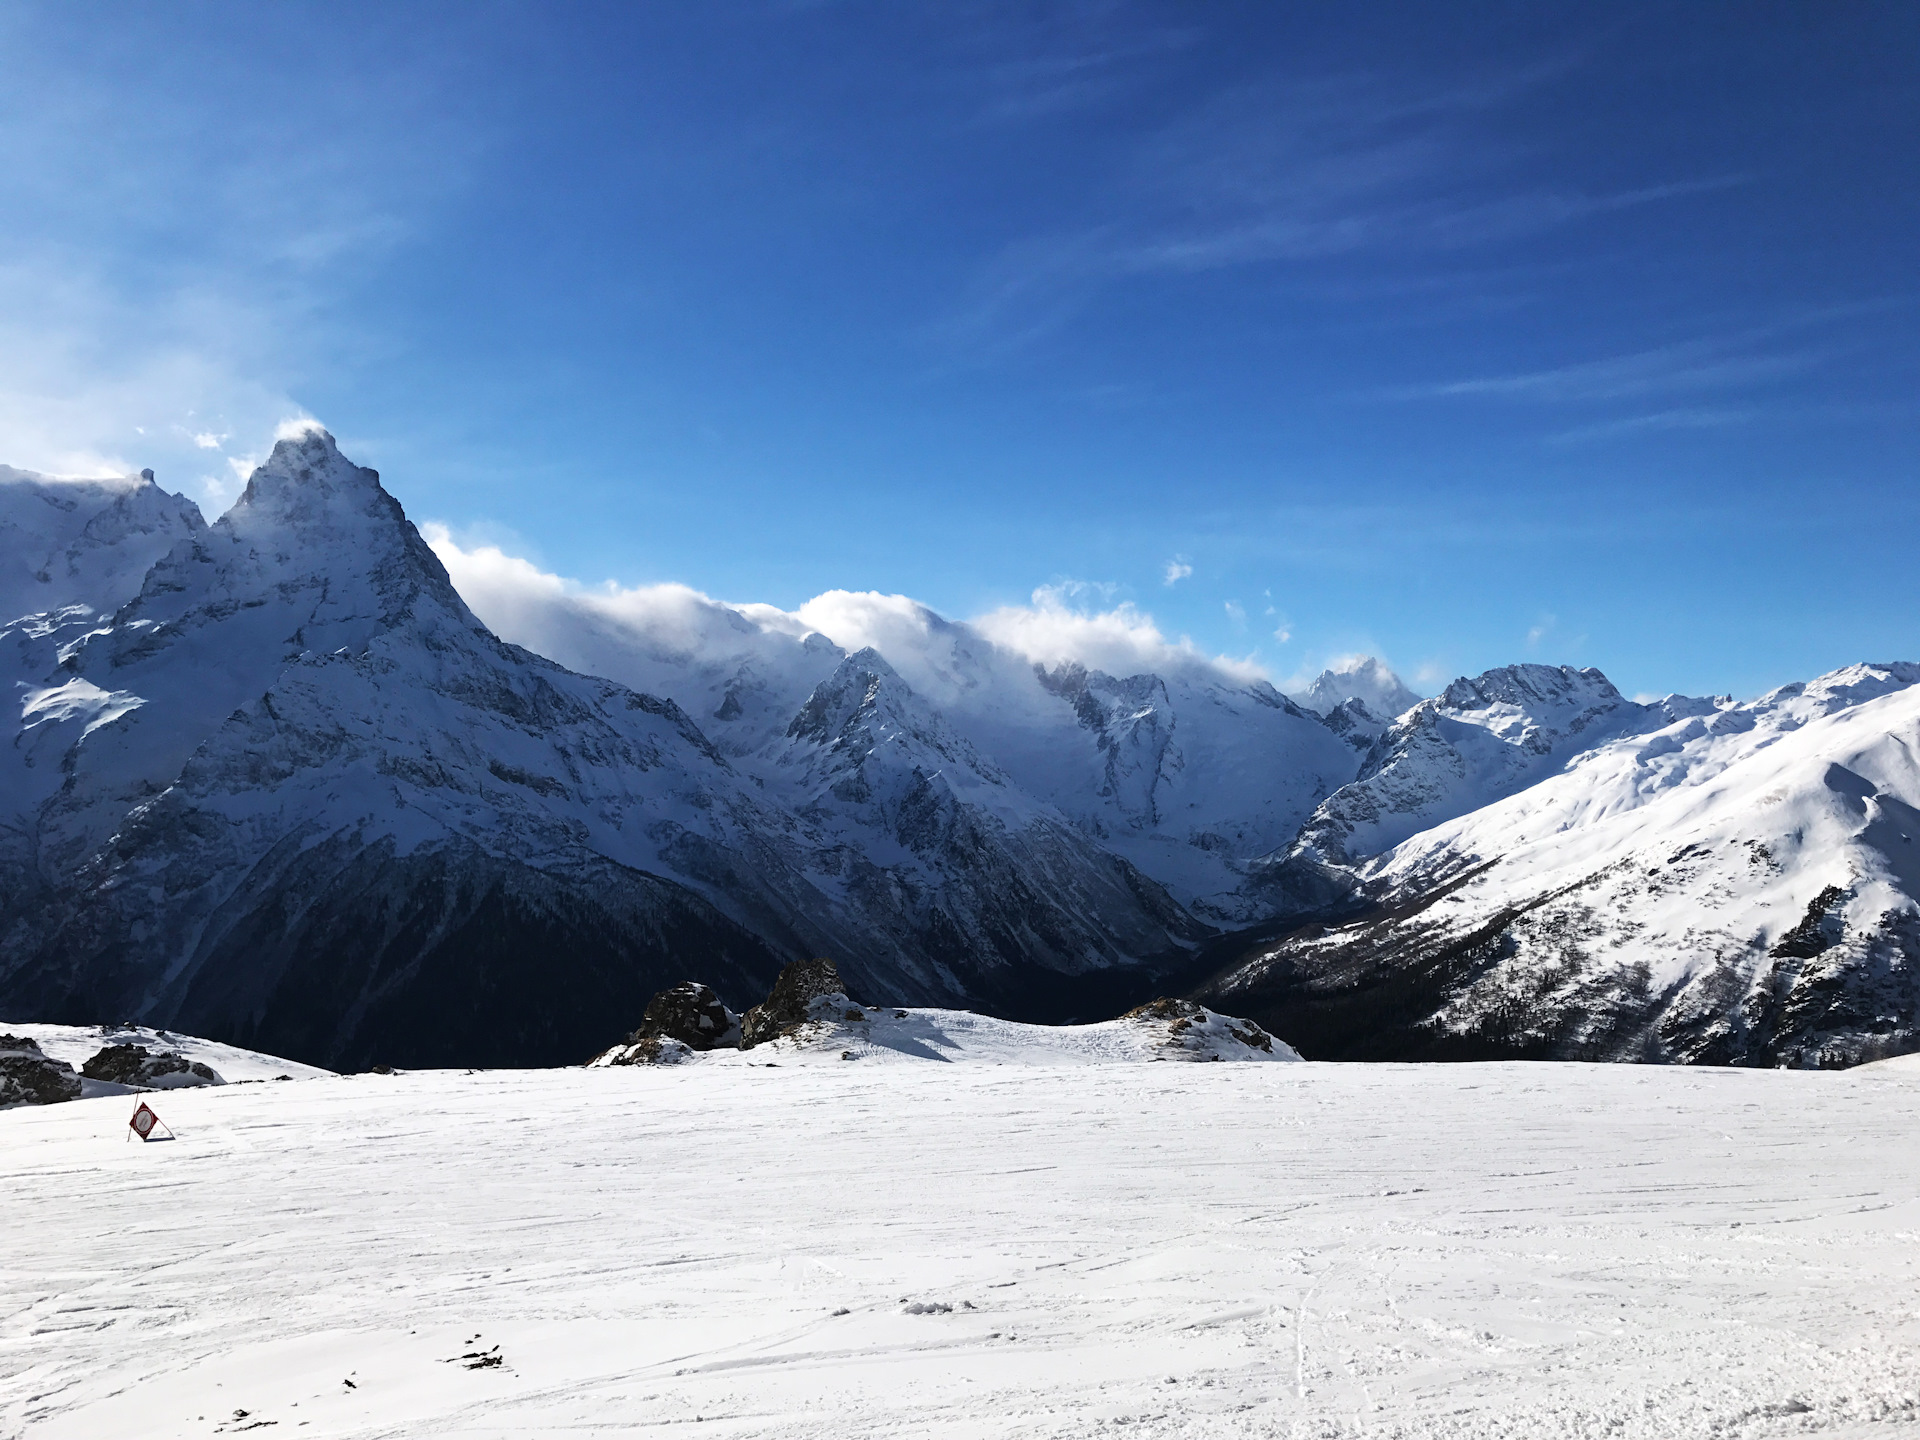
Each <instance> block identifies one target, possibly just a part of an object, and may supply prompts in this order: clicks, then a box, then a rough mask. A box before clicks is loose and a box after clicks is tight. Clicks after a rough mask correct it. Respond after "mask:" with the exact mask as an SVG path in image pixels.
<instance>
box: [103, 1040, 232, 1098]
mask: <svg viewBox="0 0 1920 1440" xmlns="http://www.w3.org/2000/svg"><path fill="white" fill-rule="evenodd" d="M80 1073H81V1074H82V1075H84V1076H86V1077H87V1079H89V1080H108V1081H111V1082H112V1083H114V1084H115V1085H132V1086H134V1087H135V1088H136V1089H140V1090H186V1089H190V1088H191V1087H193V1086H195V1085H224V1084H226V1083H227V1082H226V1081H225V1080H224V1079H222V1078H221V1076H220V1072H219V1071H217V1070H215V1069H214V1068H213V1067H212V1066H211V1065H207V1064H204V1063H202V1062H201V1061H199V1060H189V1059H187V1057H186V1056H184V1055H180V1054H176V1053H175V1052H173V1051H171V1050H160V1051H153V1050H149V1049H147V1047H146V1046H144V1045H107V1046H103V1047H102V1048H101V1050H100V1052H99V1053H98V1054H96V1055H95V1056H94V1057H93V1058H92V1059H91V1060H89V1061H87V1063H86V1064H85V1065H82V1066H81V1067H80Z"/></svg>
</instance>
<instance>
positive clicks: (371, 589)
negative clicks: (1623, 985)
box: [0, 432, 1209, 1065]
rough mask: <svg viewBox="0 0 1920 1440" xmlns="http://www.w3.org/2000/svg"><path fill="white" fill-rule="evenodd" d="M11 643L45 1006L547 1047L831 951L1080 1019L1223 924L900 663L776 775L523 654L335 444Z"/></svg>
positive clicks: (388, 1042) (842, 697)
mask: <svg viewBox="0 0 1920 1440" xmlns="http://www.w3.org/2000/svg"><path fill="white" fill-rule="evenodd" d="M819 651H820V647H818V646H815V647H814V648H813V651H812V652H809V653H814V654H817V653H819ZM0 653H10V654H11V656H12V658H13V660H14V661H15V665H16V673H24V674H26V675H28V676H30V677H31V678H30V680H29V681H27V682H25V683H24V685H23V689H24V693H25V695H26V697H27V698H26V700H25V702H24V711H23V715H24V719H23V723H22V726H21V729H20V731H19V733H18V734H17V735H16V737H15V741H16V743H15V744H14V746H13V747H12V749H11V753H10V755H9V756H8V757H7V758H8V761H9V764H8V766H7V768H6V770H5V771H4V772H0V773H3V778H4V790H0V807H3V808H0V814H4V816H5V821H4V823H5V826H6V830H5V835H6V846H7V849H6V853H5V860H6V864H5V868H4V874H5V882H4V883H5V886H6V889H5V905H6V909H5V921H4V923H5V930H4V935H5V941H6V943H5V946H4V954H5V960H4V962H0V963H3V964H4V973H3V974H0V994H3V995H4V998H5V1001H6V1003H7V1005H8V1007H9V1008H10V1009H14V1010H18V1011H20V1012H22V1013H31V1014H36V1015H39V1016H42V1017H47V1018H54V1019H60V1018H82V1019H91V1018H95V1017H97V1016H98V1015H101V1014H122V1015H133V1016H138V1017H140V1018H143V1019H152V1020H155V1021H157V1022H159V1023H163V1024H167V1025H170V1026H173V1027H175V1028H183V1029H188V1030H192V1031H196V1032H200V1033H209V1034H215V1035H219V1036H223V1037H229V1038H232V1039H234V1040H236V1041H244V1042H246V1043H248V1044H250V1045H253V1046H255V1047H256V1048H262V1049H267V1050H271V1051H274V1052H276V1053H283V1054H289V1055H294V1056H310V1057H313V1058H315V1059H322V1060H326V1061H330V1062H333V1063H335V1064H340V1065H350V1064H354V1063H365V1062H367V1061H370V1060H372V1059H375V1058H378V1059H381V1060H385V1061H389V1062H402V1063H409V1064H425V1063H456V1062H461V1063H512V1062H527V1061H534V1060H544V1059H563V1058H573V1057H577V1055H578V1054H579V1053H581V1050H582V1047H583V1045H584V1047H585V1048H586V1049H589V1050H591V1049H592V1048H597V1046H599V1045H604V1044H605V1043H606V1041H607V1039H609V1038H610V1037H609V1036H607V1035H603V1034H600V1033H598V1032H599V1029H600V1028H601V1027H603V1026H604V1025H606V1024H607V1023H608V1021H607V1019H606V1017H608V1016H625V1015H628V1014H631V1013H633V1012H634V1011H635V1010H637V1009H638V1008H639V1005H640V1004H641V1003H642V1002H643V1001H644V999H645V997H646V996H647V995H650V994H651V993H653V992H654V991H655V990H657V989H658V988H659V984H660V982H661V980H662V979H663V978H664V977H665V976H666V974H667V967H668V966H669V962H670V960H671V958H672V957H675V956H685V955H687V954H689V953H691V954H698V955H700V956H702V957H711V958H710V959H708V958H703V960H702V964H701V967H700V968H701V969H702V971H703V973H705V974H707V975H709V976H710V977H712V979H713V982H714V983H715V984H717V985H720V986H722V988H723V990H724V989H725V988H726V987H728V986H732V987H734V988H735V989H736V990H737V991H738V992H739V993H741V994H749V993H752V992H754V991H756V990H758V989H763V988H764V985H765V983H766V981H768V980H769V979H770V978H771V977H772V975H773V973H774V972H775V971H777V969H778V968H779V966H780V964H781V963H782V962H783V961H784V960H786V959H788V958H791V957H793V956H795V955H798V954H807V953H832V954H835V955H838V956H840V957H842V963H843V964H844V965H845V966H846V968H847V970H848V972H849V974H850V975H852V976H855V977H857V978H858V981H859V983H860V984H861V985H863V986H864V987H865V988H868V989H870V990H873V991H875V992H876V993H888V994H891V995H895V996H898V997H899V998H901V999H916V1000H926V999H971V1000H976V1001H983V1000H984V1001H987V1002H990V1003H994V1004H997V1005H1000V1006H1003V1007H1005V1008H1009V1009H1013V1010H1019V1009H1022V1008H1030V1009H1036V1010H1037V1011H1039V1012H1040V1013H1051V1011H1052V1010H1053V1009H1055V1008H1058V1007H1059V1006H1062V1005H1067V1006H1071V1005H1072V1004H1073V1003H1074V1002H1073V1000H1072V994H1071V992H1072V987H1071V985H1068V984H1065V983H1064V982H1065V981H1067V980H1070V979H1071V977H1073V976H1074V975H1077V974H1080V973H1083V972H1087V971H1090V970H1099V969H1112V968H1116V967H1120V968H1125V967H1142V968H1143V970H1144V971H1147V972H1151V971H1152V970H1153V968H1154V966H1155V964H1156V963H1158V962H1163V961H1169V960H1177V959H1178V958H1180V957H1181V956H1182V955H1184V954H1185V952H1186V947H1190V946H1191V944H1192V943H1193V942H1194V940H1196V939H1197V938H1198V937H1200V936H1202V935H1204V934H1207V933H1209V932H1208V931H1207V928H1206V927H1205V926H1203V925H1201V924H1199V923H1198V922H1197V921H1195V920H1194V919H1193V918H1192V917H1190V916H1189V915H1188V914H1187V913H1186V912H1185V911H1184V910H1183V909H1182V907H1181V906H1180V905H1179V904H1178V903H1177V902H1175V901H1174V900H1172V899H1171V898H1170V897H1169V896H1168V895H1167V894H1166V893H1165V891H1164V890H1163V889H1162V888H1161V887H1160V886H1158V885H1156V884H1154V883H1153V882H1152V881H1151V880H1149V879H1147V878H1146V877H1145V876H1143V875H1141V874H1139V873H1138V872H1137V871H1135V870H1134V869H1133V868H1132V867H1131V866H1130V865H1128V864H1127V862H1125V861H1124V860H1122V859H1119V858H1118V857H1115V856H1113V855H1111V854H1109V853H1106V852H1104V851H1102V850H1099V849H1098V848H1097V847H1095V846H1093V845H1091V844H1090V843H1089V842H1088V841H1087V840H1086V838H1085V837H1084V835H1082V834H1081V833H1080V832H1079V831H1078V830H1076V829H1075V828H1074V827H1073V826H1072V825H1071V824H1069V823H1068V822H1067V821H1066V820H1065V819H1064V818H1062V817H1060V816H1059V815H1057V814H1055V813H1054V812H1051V811H1049V810H1048V809H1047V808H1046V807H1044V806H1042V805H1038V804H1036V803H1034V802H1033V801H1032V800H1030V799H1028V798H1027V797H1024V796H1020V795H1017V794H1015V793H1014V792H1013V791H1012V790H1011V789H1010V787H1008V786H1007V785H1006V783H1005V780H1004V777H1003V776H1002V775H1000V773H999V772H998V771H996V770H995V769H994V767H993V766H992V765H991V764H990V763H988V762H987V761H985V760H984V759H982V758H981V757H979V756H978V755H977V754H976V753H974V752H973V751H972V750H971V749H970V747H969V746H968V745H967V744H966V742H965V741H963V740H961V739H959V738H958V737H956V736H954V735H952V734H951V733H949V732H948V731H947V730H946V729H945V728H944V727H943V726H942V725H941V723H940V721H939V719H938V717H937V716H935V715H933V714H932V713H931V712H930V711H928V709H927V708H926V707H925V706H924V704H922V703H920V702H919V701H918V700H917V698H916V697H915V696H914V695H913V693H912V692H911V690H909V689H908V688H907V687H906V686H905V684H904V683H903V682H901V681H900V679H899V677H898V676H897V675H895V674H893V672H892V671H891V670H890V668H889V667H887V666H886V664H885V662H884V661H881V660H879V658H878V657H877V656H873V655H870V654H869V655H863V656H854V657H847V658H846V660H844V661H843V662H841V663H840V664H838V665H837V666H836V667H835V669H834V672H833V674H832V675H830V676H829V677H828V679H827V681H826V682H823V683H822V684H821V685H820V686H818V687H816V689H815V691H814V693H813V695H812V696H810V697H809V698H808V699H807V701H806V703H805V704H804V705H803V706H801V707H799V708H798V709H797V711H796V712H795V713H794V715H793V716H792V718H791V720H790V722H789V724H788V725H787V727H786V728H785V730H784V732H783V733H781V734H779V735H778V736H776V737H774V738H773V739H771V740H769V741H768V742H767V745H765V746H763V747H762V751H763V752H764V753H756V755H755V757H754V764H753V766H752V767H743V766H740V765H736V764H735V763H734V762H733V761H732V760H730V759H729V757H728V756H727V755H726V754H725V753H723V752H722V751H721V750H720V749H719V748H717V747H716V746H715V745H714V744H712V743H711V742H710V741H709V740H708V739H707V737H706V735H705V734H704V733H703V732H702V730H701V729H700V727H699V726H698V725H697V724H695V722H694V721H693V720H692V719H691V718H690V717H689V716H688V715H687V714H686V713H685V712H683V711H682V710H681V709H680V708H679V706H677V705H676V704H675V703H674V702H673V701H671V700H668V699H660V698H656V697H653V696H650V695H646V694H641V693H637V692H635V691H632V690H629V689H627V688H625V687H623V686H621V685H619V684H616V683H614V682H612V681H609V680H605V679H598V678H592V677H587V676H582V675H578V674H574V673H572V672H570V671H567V670H564V669H562V668H561V667H560V666H558V665H555V664H553V663H552V662H550V661H547V660H545V659H542V658H540V657H538V656H535V655H532V654H530V653H528V652H526V651H524V650H521V649H519V648H517V647H515V646H512V645H509V644H506V643H505V642H503V641H501V640H499V639H497V638H496V637H495V636H494V635H493V634H492V633H491V632H489V631H488V630H487V629H486V627H484V626H483V625H481V624H480V622H479V621H478V620H476V619H475V618H474V616H473V615H472V613H471V612H470V611H469V610H468V609H467V607H466V605H465V603H464V601H462V599H461V598H460V596H459V595H458V594H457V593H455V591H454V589H453V587H452V585H451V584H450V582H449V581H448V578H447V575H446V573H445V571H444V569H443V568H442V567H441V565H440V563H439V561H438V560H437V559H436V558H435V557H434V555H433V553H432V551H431V550H430V549H428V547H427V546H426V544H425V543H424V542H423V541H422V540H421V538H420V537H419V535H418V534H417V533H416V532H415V530H414V529H413V527H412V526H411V525H410V524H409V523H408V522H407V521H406V519H405V517H404V515H403V514H402V513H401V511H400V507H399V506H398V504H397V503H396V502H395V501H394V500H393V499H392V497H391V496H390V495H388V494H387V493H386V491H385V490H384V489H383V488H382V487H381V486H380V484H379V480H378V477H377V476H376V475H375V474H374V473H373V472H372V471H369V470H364V469H361V468H360V467H357V466H354V465H352V464H351V463H350V462H348V461H347V460H345V459H344V458H343V457H342V456H341V455H340V454H339V452H338V451H337V449H335V447H334V445H333V442H332V440H331V439H330V437H327V436H326V435H325V434H324V433H319V432H315V433H310V434H308V435H306V436H304V437H303V438H301V439H299V440H293V441H284V442H282V443H281V444H280V445H279V446H277V447H276V449H275V451H274V454H273V457H272V458H271V459H270V460H269V461H268V462H267V464H266V465H264V466H262V467H261V468H260V470H258V471H257V472H256V473H255V475H254V477H253V479H252V481H251V483H250V484H249V485H248V487H247V491H246V493H245V494H244V495H243V496H242V497H241V499H240V501H239V502H238V503H237V504H236V505H235V506H234V508H233V510H232V511H230V512H229V513H228V514H227V515H226V516H224V517H222V519H221V520H220V521H219V522H218V523H216V524H215V525H214V526H212V527H210V528H208V529H206V530H204V531H201V532H197V533H195V534H194V535H192V536H191V537H189V538H188V539H186V540H183V541H181V542H179V543H177V544H176V545H175V546H174V547H173V548H172V549H171V550H170V551H169V553H168V554H167V555H166V556H165V557H164V558H162V559H161V560H160V561H159V562H158V563H157V564H155V565H154V566H153V567H152V568H151V570H150V571H149V572H148V573H147V575H146V577H145V579H144V582H143V584H142V586H141V588H140V590H139V593H138V594H137V595H135V596H134V597H133V598H132V599H131V600H129V601H128V602H127V603H126V604H125V605H123V606H122V607H121V608H120V609H119V611H118V612H117V613H116V614H114V615H113V616H112V617H111V620H110V621H109V622H106V623H89V624H87V625H84V626H74V625H62V624H60V623H58V622H57V620H55V619H49V618H46V617H41V618H40V619H37V620H35V621H34V622H32V623H30V624H27V625H23V626H16V627H13V628H12V629H10V630H9V631H8V632H6V634H5V635H0ZM673 963H674V964H676V965H677V964H678V963H679V962H673ZM1142 983H1146V982H1144V981H1143V982H1142Z"/></svg>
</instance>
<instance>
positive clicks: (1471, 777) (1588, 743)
mask: <svg viewBox="0 0 1920 1440" xmlns="http://www.w3.org/2000/svg"><path fill="white" fill-rule="evenodd" d="M1369 708H1370V707H1369ZM1704 708H1710V706H1709V702H1706V701H1692V700H1685V699H1682V698H1680V697H1671V698H1669V699H1668V700H1665V701H1662V702H1661V703H1660V704H1658V705H1638V704H1635V703H1634V702H1633V701H1631V700H1628V699H1627V698H1626V697H1624V696H1623V695H1621V693H1620V692H1619V691H1618V690H1616V689H1614V688H1613V685H1612V683H1611V682H1610V681H1609V680H1608V679H1607V677H1606V676H1604V675H1602V674H1601V673H1600V672H1599V671H1598V670H1591V669H1589V670H1575V669H1573V668H1572V667H1571V666H1566V665H1561V666H1552V665H1509V666H1506V667H1504V668H1502V669H1499V670H1489V671H1487V672H1486V673H1485V674H1483V675H1480V676H1478V677H1476V678H1474V679H1471V680H1467V679H1461V680H1456V681H1454V682H1453V683H1452V684H1451V685H1449V686H1447V688H1446V689H1445V690H1444V691H1443V692H1442V693H1441V694H1439V695H1436V696H1434V698H1433V699H1431V700H1423V701H1421V702H1419V703H1418V704H1416V705H1415V706H1414V707H1413V708H1412V709H1410V710H1408V711H1407V712H1406V713H1405V714H1403V715H1401V716H1400V717H1399V719H1397V720H1396V721H1394V722H1393V724H1392V725H1391V726H1389V727H1387V728H1386V729H1385V730H1383V731H1382V732H1381V733H1380V734H1379V736H1378V738H1377V739H1376V740H1375V741H1374V742H1373V744H1372V745H1371V747H1370V748H1369V750H1368V753H1367V756H1366V759H1365V761H1364V762H1363V763H1362V765H1361V767H1360V773H1359V774H1358V775H1357V776H1356V777H1355V778H1354V779H1353V781H1351V782H1350V783H1349V784H1347V785H1345V786H1342V787H1341V788H1340V789H1339V790H1338V791H1336V792H1335V793H1334V794H1332V795H1330V796H1329V797H1328V798H1327V799H1326V800H1324V801H1323V802H1321V804H1320V805H1319V806H1317V807H1316V808H1315V810H1314V812H1313V814H1312V815H1311V816H1309V817H1308V819H1307V821H1306V823H1305V824H1304V825H1303V826H1302V827H1301V830H1300V834H1299V837H1298V839H1297V840H1295V841H1294V842H1293V846H1292V850H1293V852H1294V853H1297V854H1301V855H1305V856H1307V857H1309V858H1311V859H1314V860H1321V861H1331V862H1334V863H1337V864H1338V863H1346V862H1348V861H1351V860H1358V859H1362V858H1364V857H1366V856H1369V855H1377V854H1378V853H1380V852H1381V851H1382V850H1385V849H1387V848H1389V847H1390V846H1393V845H1397V844H1398V843H1399V842H1400V841H1402V840H1404V839H1406V838H1407V837H1408V836H1409V835H1412V834H1415V833H1416V832H1418V831H1421V830H1425V829H1427V828H1428V827H1429V826H1432V825H1435V824H1438V823H1440V822H1441V821H1444V820H1451V819H1453V818H1454V817H1455V816H1457V815H1464V814H1466V813H1467V812H1468V811H1470V810H1477V809H1479V808H1480V807H1481V806H1483V805H1487V804H1490V803H1492V802H1493V801H1495V800H1498V799H1501V798H1502V797H1504V796H1507V795H1511V794H1513V793H1514V792H1515V791H1517V790H1521V789H1524V788H1526V787H1527V786H1529V785H1532V784H1534V783H1536V782H1538V781H1539V780H1541V779H1542V778H1544V777H1545V776H1547V775H1549V774H1552V773H1553V772H1554V771H1556V770H1558V769H1559V768H1561V767H1562V766H1564V765H1566V764H1567V763H1568V762H1569V761H1570V760H1571V759H1573V758H1574V757H1576V756H1578V755H1581V754H1584V753H1585V752H1586V751H1588V750H1590V749H1592V748H1593V747H1594V746H1595V745H1596V744H1598V743H1600V742H1602V741H1604V740H1607V739H1610V738H1612V737H1613V736H1615V735H1619V734H1622V733H1627V732H1631V731H1636V730H1640V729H1645V728H1647V727H1649V726H1656V725H1664V724H1667V723H1669V722H1670V721H1672V720H1673V719H1675V718H1677V716H1678V715H1679V714H1681V713H1687V714H1691V713H1694V712H1696V711H1699V710H1701V709H1704ZM1335 713H1336V714H1341V715H1349V714H1351V713H1352V712H1351V711H1350V710H1337V711H1336V712H1335ZM1375 713H1377V712H1375Z"/></svg>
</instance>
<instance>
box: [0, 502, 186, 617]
mask: <svg viewBox="0 0 1920 1440" xmlns="http://www.w3.org/2000/svg"><path fill="white" fill-rule="evenodd" d="M206 528H207V527H206V521H205V520H203V519H202V518H201V516H200V509H199V507H198V506H196V505H195V504H194V503H193V502H192V501H191V500H188V499H186V498H185V497H184V496H180V495H170V494H168V493H167V492H166V491H165V490H162V489H161V488H160V487H159V486H158V485H156V484H154V481H153V472H152V471H151V470H143V471H141V472H140V473H139V474H138V475H131V476H127V477H125V478H122V479H110V480H67V479H60V478H56V477H53V476H47V475H38V474H35V473H34V472H33V471H30V470H16V469H14V468H13V467H12V466H10V465H0V624H5V623H7V622H8V621H12V620H16V619H18V618H19V617H21V616H23V615H35V614H48V613H51V612H54V611H59V610H64V609H66V608H68V607H69V606H86V607H88V608H89V609H92V610H94V611H97V612H99V613H101V614H111V613H112V612H113V611H115V610H117V609H119V607H120V606H121V605H123V604H124V603H126V601H128V600H130V599H132V598H133V596H134V595H135V594H137V593H138V592H139V589H140V582H141V581H142V579H144V578H145V576H146V573H147V570H148V568H149V567H150V566H151V565H152V564H153V563H154V562H155V561H156V560H158V559H159V558H160V557H161V556H163V555H165V554H166V553H167V552H168V551H169V550H171V549H172V548H173V546H174V544H175V542H177V541H180V540H185V539H189V538H191V537H192V536H194V535H196V534H198V533H199V532H201V531H202V530H205V529H206Z"/></svg>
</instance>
